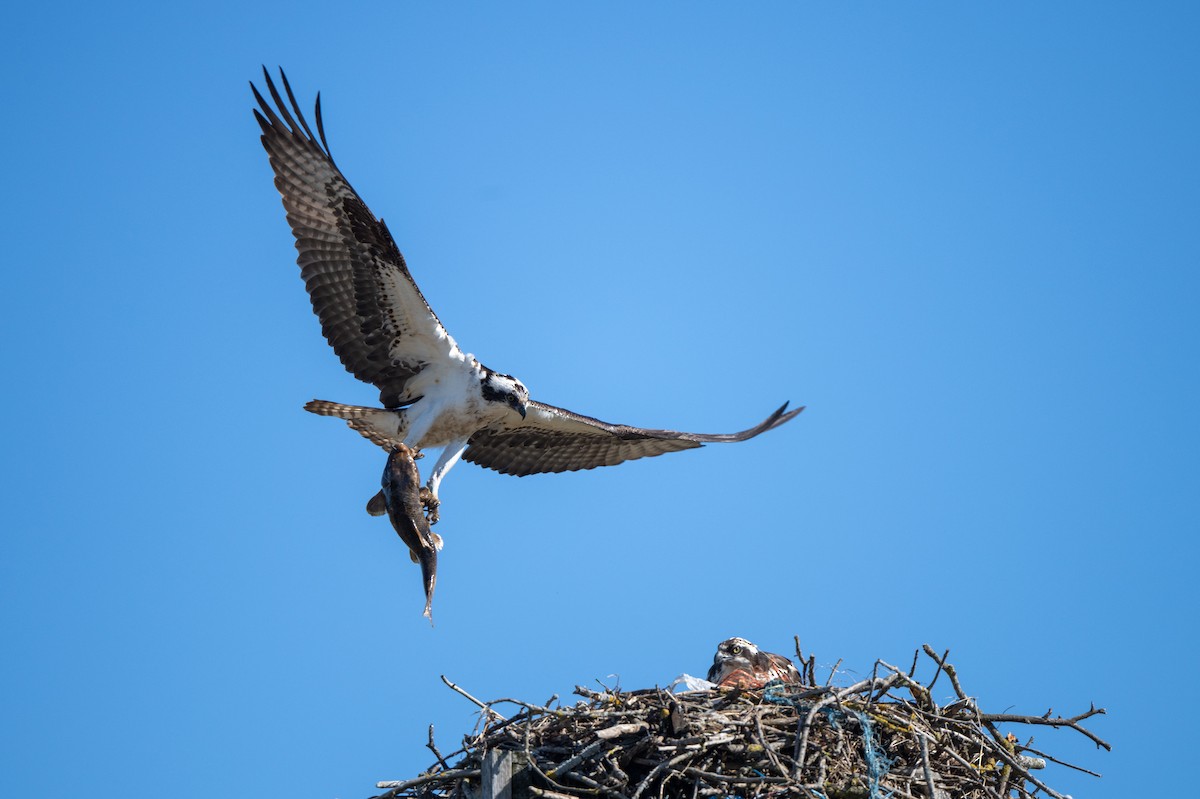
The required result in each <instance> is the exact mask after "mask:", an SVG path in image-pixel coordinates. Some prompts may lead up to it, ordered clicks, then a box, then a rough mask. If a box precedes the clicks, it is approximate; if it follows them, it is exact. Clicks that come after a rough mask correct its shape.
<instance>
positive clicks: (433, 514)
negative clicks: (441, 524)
mask: <svg viewBox="0 0 1200 799" xmlns="http://www.w3.org/2000/svg"><path fill="white" fill-rule="evenodd" d="M417 496H419V497H420V498H421V506H422V507H424V508H425V517H426V518H427V519H428V520H429V523H430V524H437V523H438V519H440V518H441V516H440V515H439V514H438V506H439V505H441V504H442V501H441V500H440V499H438V498H437V494H435V493H433V492H432V491H430V490H429V486H421V490H420V492H418V494H417Z"/></svg>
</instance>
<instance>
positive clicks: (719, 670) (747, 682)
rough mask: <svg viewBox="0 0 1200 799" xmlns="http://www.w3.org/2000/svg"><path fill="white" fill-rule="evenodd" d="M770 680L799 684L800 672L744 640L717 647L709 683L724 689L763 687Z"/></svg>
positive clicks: (783, 658)
mask: <svg viewBox="0 0 1200 799" xmlns="http://www.w3.org/2000/svg"><path fill="white" fill-rule="evenodd" d="M771 680H782V681H783V682H793V683H794V682H800V672H799V671H797V670H796V667H795V666H794V665H793V664H792V661H790V660H788V659H787V658H785V657H784V656H783V655H776V654H773V653H771V652H763V651H762V650H760V649H759V648H758V647H757V646H755V645H754V644H752V643H750V642H749V641H747V640H746V639H745V638H730V639H729V640H727V641H722V642H721V643H720V644H718V645H717V654H716V655H715V656H714V657H713V664H712V668H710V669H709V670H708V681H709V682H713V683H716V684H717V685H718V686H719V687H721V688H762V687H763V686H764V685H766V684H767V683H769V682H770V681H771Z"/></svg>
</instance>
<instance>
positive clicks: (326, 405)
mask: <svg viewBox="0 0 1200 799" xmlns="http://www.w3.org/2000/svg"><path fill="white" fill-rule="evenodd" d="M304 410H306V411H308V412H309V413H315V414H317V415H318V416H336V417H337V418H339V419H367V418H370V417H373V416H375V415H377V414H380V413H387V411H385V410H384V409H382V408H368V407H366V406H365V405H345V404H343V403H341V402H330V401H329V400H318V399H315V400H310V401H309V402H307V403H306V404H305V405H304Z"/></svg>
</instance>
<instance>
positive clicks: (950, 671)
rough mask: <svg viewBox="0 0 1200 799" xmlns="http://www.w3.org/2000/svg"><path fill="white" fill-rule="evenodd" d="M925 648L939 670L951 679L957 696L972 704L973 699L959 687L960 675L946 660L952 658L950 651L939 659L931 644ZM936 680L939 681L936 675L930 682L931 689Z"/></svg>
mask: <svg viewBox="0 0 1200 799" xmlns="http://www.w3.org/2000/svg"><path fill="white" fill-rule="evenodd" d="M923 648H924V649H925V654H926V655H929V657H931V658H933V662H934V663H936V664H938V669H939V670H940V671H945V672H946V676H947V677H949V678H950V684H951V685H953V686H954V692H955V693H956V694H958V698H959V699H962V700H964V701H966V702H970V701H971V697H969V696H967V694H966V691H964V690H963V689H962V686H961V685H959V682H958V673H957V672H956V671H955V670H954V667H953V666H951V665H950V664H949V663H947V662H946V658H948V657H949V656H950V650H949V649H947V650H946V651H945V652H944V653H943V654H942V656H941V657H940V658H939V657H938V656H937V652H934V651H933V647H931V646H930V645H929V644H925V645H924V647H923ZM935 680H937V675H936V674H934V675H933V680H930V681H929V687H930V688H932V687H933V683H934V681H935Z"/></svg>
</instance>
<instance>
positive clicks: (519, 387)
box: [480, 370, 529, 419]
mask: <svg viewBox="0 0 1200 799" xmlns="http://www.w3.org/2000/svg"><path fill="white" fill-rule="evenodd" d="M480 384H481V392H482V394H483V398H484V399H485V400H487V401H488V402H491V403H496V404H498V405H504V406H506V407H508V408H511V409H512V410H514V411H516V412H517V413H519V414H521V418H522V419H524V418H525V413H526V411H527V410H528V408H529V389H527V388H525V384H524V383H522V382H521V381H520V380H518V379H517V378H515V377H513V376H512V375H504V374H500V373H499V372H493V371H490V370H489V371H488V372H487V373H486V374H485V375H484V377H483V379H482V380H481V381H480Z"/></svg>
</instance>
